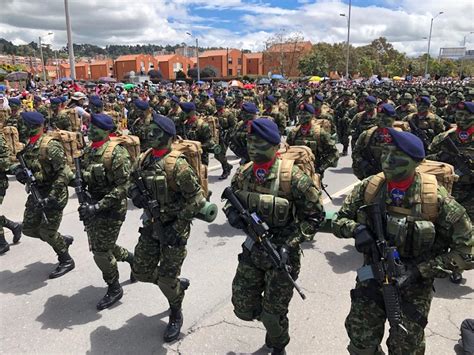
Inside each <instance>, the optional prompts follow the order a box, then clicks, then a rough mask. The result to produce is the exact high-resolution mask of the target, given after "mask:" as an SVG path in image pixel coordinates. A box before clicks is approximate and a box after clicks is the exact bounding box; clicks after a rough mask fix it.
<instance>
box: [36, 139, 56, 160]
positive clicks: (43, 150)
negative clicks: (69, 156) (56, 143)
mask: <svg viewBox="0 0 474 355" xmlns="http://www.w3.org/2000/svg"><path fill="white" fill-rule="evenodd" d="M53 139H54V137H53V136H51V135H45V136H44V137H43V139H42V140H41V143H40V146H39V158H40V160H47V159H48V145H49V142H51V141H52V140H53Z"/></svg>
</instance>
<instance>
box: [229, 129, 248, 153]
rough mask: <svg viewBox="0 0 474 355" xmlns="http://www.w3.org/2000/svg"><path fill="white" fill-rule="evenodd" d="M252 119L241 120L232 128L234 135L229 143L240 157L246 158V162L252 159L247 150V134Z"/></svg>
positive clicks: (231, 148)
mask: <svg viewBox="0 0 474 355" xmlns="http://www.w3.org/2000/svg"><path fill="white" fill-rule="evenodd" d="M249 122H250V121H239V122H237V125H236V126H235V127H234V129H233V130H232V135H231V139H230V143H229V148H230V150H232V152H234V154H235V155H236V156H237V157H238V158H240V159H244V160H245V161H246V162H248V161H250V158H249V155H248V152H247V134H248V128H247V127H248V126H249V124H250V123H249Z"/></svg>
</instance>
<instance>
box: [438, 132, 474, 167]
mask: <svg viewBox="0 0 474 355" xmlns="http://www.w3.org/2000/svg"><path fill="white" fill-rule="evenodd" d="M444 142H446V145H447V147H448V149H449V150H450V151H451V154H450V155H451V156H452V157H453V159H454V165H455V168H456V170H458V171H459V172H460V174H457V175H461V176H462V175H467V176H470V175H471V174H472V171H471V168H470V167H472V166H474V162H473V161H472V160H471V159H469V158H468V157H467V156H465V155H464V154H463V153H461V152H460V151H459V148H458V147H457V146H456V144H454V142H453V140H452V139H451V137H449V136H447V137H446V139H445V140H444Z"/></svg>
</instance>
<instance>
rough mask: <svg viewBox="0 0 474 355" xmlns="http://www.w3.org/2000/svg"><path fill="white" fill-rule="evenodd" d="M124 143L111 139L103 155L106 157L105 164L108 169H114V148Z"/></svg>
mask: <svg viewBox="0 0 474 355" xmlns="http://www.w3.org/2000/svg"><path fill="white" fill-rule="evenodd" d="M120 143H122V142H121V141H120V140H118V139H117V140H109V143H108V145H107V147H106V148H105V150H104V154H103V155H102V157H103V159H104V166H105V169H106V170H111V169H112V154H113V153H114V149H115V147H116V146H118V145H120Z"/></svg>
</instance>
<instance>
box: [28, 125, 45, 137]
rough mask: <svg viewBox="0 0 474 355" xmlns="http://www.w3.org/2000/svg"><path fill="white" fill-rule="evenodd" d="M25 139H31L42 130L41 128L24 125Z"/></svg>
mask: <svg viewBox="0 0 474 355" xmlns="http://www.w3.org/2000/svg"><path fill="white" fill-rule="evenodd" d="M25 127H26V135H27V137H33V136H36V135H37V134H39V133H40V132H41V131H42V130H43V126H30V125H28V124H25Z"/></svg>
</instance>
